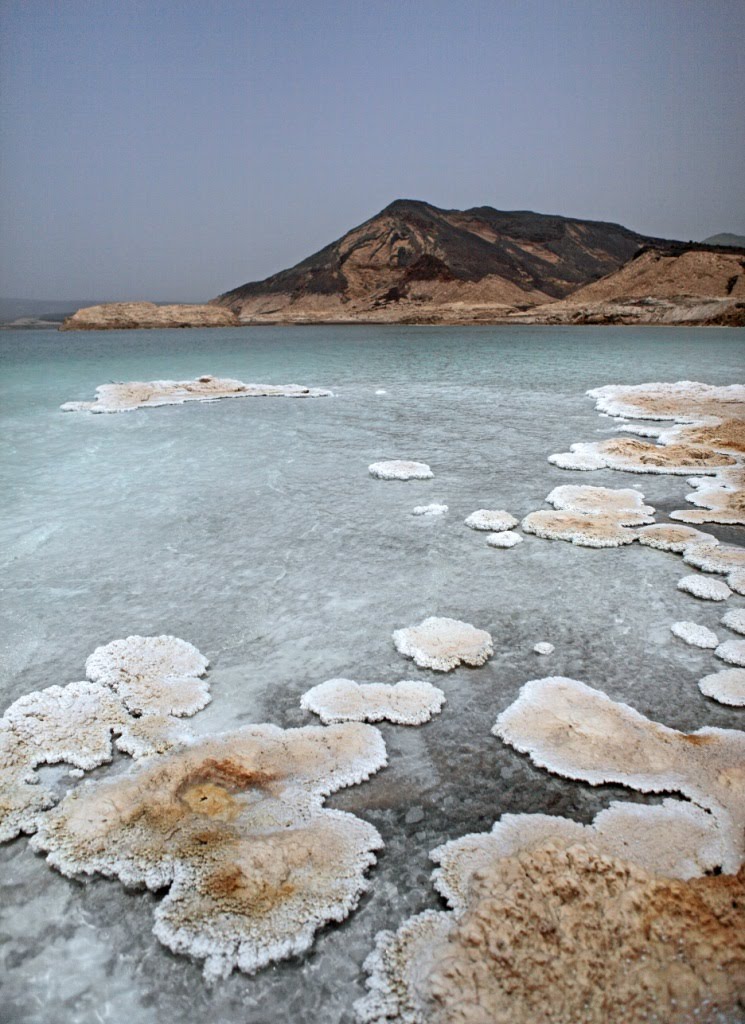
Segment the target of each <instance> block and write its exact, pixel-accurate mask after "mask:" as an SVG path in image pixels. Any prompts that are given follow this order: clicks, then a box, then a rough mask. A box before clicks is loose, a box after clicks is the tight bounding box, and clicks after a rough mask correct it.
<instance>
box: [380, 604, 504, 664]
mask: <svg viewBox="0 0 745 1024" xmlns="http://www.w3.org/2000/svg"><path fill="white" fill-rule="evenodd" d="M393 643H394V644H395V646H396V650H397V651H398V652H399V654H403V655H404V657H407V658H413V659H414V661H415V662H416V664H417V665H419V666H420V667H421V668H432V669H435V670H436V671H437V672H449V671H450V670H451V669H453V668H456V667H457V666H458V665H460V663H461V662H463V663H464V664H465V665H473V666H478V665H483V664H484V662H485V661H486V660H487V659H488V658H490V657H491V655H492V654H493V653H494V648H493V647H492V639H491V635H490V634H489V633H487V632H486V630H485V629H476V627H475V626H472V625H471V624H470V623H468V622H461V621H460V620H459V619H449V618H437V617H430V618H428V619H425V620H424V621H423V622H420V623H419V625H418V626H409V627H407V628H406V629H397V630H395V632H394V633H393Z"/></svg>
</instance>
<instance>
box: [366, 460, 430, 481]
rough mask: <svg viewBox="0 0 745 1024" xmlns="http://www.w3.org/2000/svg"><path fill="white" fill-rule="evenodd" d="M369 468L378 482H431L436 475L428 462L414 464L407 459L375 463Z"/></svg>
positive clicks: (371, 474)
mask: <svg viewBox="0 0 745 1024" xmlns="http://www.w3.org/2000/svg"><path fill="white" fill-rule="evenodd" d="M367 468H368V471H369V473H370V476H374V477H376V478H377V479H378V480H431V479H432V477H433V476H434V475H435V474H434V473H433V472H432V470H431V469H430V468H429V466H428V465H427V463H426V462H412V461H410V460H407V459H393V460H391V461H390V462H373V463H372V464H371V465H370V466H368V467H367Z"/></svg>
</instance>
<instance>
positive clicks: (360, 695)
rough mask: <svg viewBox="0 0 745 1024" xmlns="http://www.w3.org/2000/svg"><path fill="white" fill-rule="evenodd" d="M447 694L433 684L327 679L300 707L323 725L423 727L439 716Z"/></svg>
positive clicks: (301, 701) (309, 691)
mask: <svg viewBox="0 0 745 1024" xmlns="http://www.w3.org/2000/svg"><path fill="white" fill-rule="evenodd" d="M444 703H445V694H444V693H443V692H442V690H439V689H438V688H437V687H436V686H432V684H431V683H426V682H424V681H423V680H419V679H404V680H402V681H401V682H399V683H396V684H395V685H393V686H391V685H387V684H386V683H356V682H354V681H353V680H352V679H328V680H327V681H326V682H325V683H321V684H320V685H319V686H314V687H313V689H312V690H308V692H307V693H304V694H303V696H302V698H301V700H300V707H301V708H303V710H305V711H312V712H313V713H314V714H316V715H319V716H320V719H321V721H322V722H324V723H325V724H328V723H329V722H381V721H383V719H387V720H388V721H389V722H395V723H396V724H397V725H421V724H422V723H423V722H428V721H429V720H430V718H431V717H432V715H437V714H439V713H440V711H441V710H442V705H443V704H444Z"/></svg>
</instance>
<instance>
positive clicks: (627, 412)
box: [587, 380, 745, 423]
mask: <svg viewBox="0 0 745 1024" xmlns="http://www.w3.org/2000/svg"><path fill="white" fill-rule="evenodd" d="M587 394H588V396H589V397H590V398H594V399H595V407H596V409H598V411H599V412H604V413H608V414H609V415H610V416H627V417H629V418H631V419H648V420H674V421H676V422H678V423H695V422H698V421H699V420H701V418H702V417H720V416H722V415H723V414H725V413H726V414H727V415H729V416H733V417H734V416H738V417H742V416H745V386H743V385H742V384H729V385H726V386H724V387H719V386H717V385H712V384H700V383H699V382H698V381H691V380H680V381H677V382H676V383H674V384H671V383H667V382H666V383H653V384H607V385H605V386H604V387H600V388H593V389H591V390H590V391H588V392H587Z"/></svg>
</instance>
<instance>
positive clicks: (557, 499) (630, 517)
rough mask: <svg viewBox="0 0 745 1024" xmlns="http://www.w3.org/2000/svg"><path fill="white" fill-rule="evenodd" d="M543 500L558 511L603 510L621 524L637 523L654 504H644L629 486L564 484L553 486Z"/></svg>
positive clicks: (649, 514)
mask: <svg viewBox="0 0 745 1024" xmlns="http://www.w3.org/2000/svg"><path fill="white" fill-rule="evenodd" d="M546 501H547V502H548V504H549V505H553V506H554V508H555V509H557V510H559V511H567V512H581V513H586V514H587V513H596V514H597V513H607V514H608V515H612V516H614V517H615V518H616V519H617V520H618V522H619V524H620V525H621V526H639V525H641V524H642V523H644V522H649V521H650V517H651V516H652V515H653V514H654V508H653V507H652V506H651V505H645V504H644V495H643V494H641V493H640V492H639V491H635V490H633V489H632V488H612V487H589V486H584V485H577V484H564V485H562V486H560V487H554V489H553V490H552V491H551V493H550V494H549V495H548V496H547V497H546Z"/></svg>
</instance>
